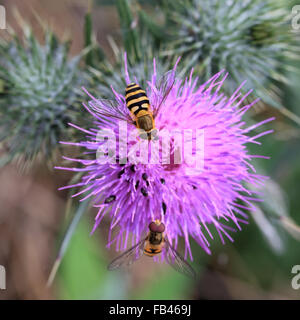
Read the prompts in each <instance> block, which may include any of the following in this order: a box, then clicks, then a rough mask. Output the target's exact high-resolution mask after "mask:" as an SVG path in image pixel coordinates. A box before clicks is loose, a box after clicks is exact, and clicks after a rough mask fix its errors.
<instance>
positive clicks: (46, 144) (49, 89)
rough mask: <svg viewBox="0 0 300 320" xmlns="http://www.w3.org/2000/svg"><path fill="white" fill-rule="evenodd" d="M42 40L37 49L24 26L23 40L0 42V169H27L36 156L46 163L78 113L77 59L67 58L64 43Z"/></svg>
mask: <svg viewBox="0 0 300 320" xmlns="http://www.w3.org/2000/svg"><path fill="white" fill-rule="evenodd" d="M44 37H45V39H44V43H43V44H40V43H39V42H38V41H37V39H36V38H35V36H34V35H33V33H32V31H31V30H30V28H28V26H27V28H26V29H25V31H24V37H23V39H21V40H20V39H19V38H18V37H17V36H15V35H12V40H10V41H3V42H1V43H0V52H1V56H2V58H1V60H0V82H1V83H2V87H3V88H2V91H1V96H0V114H1V116H0V141H1V142H2V143H3V145H4V146H5V149H6V151H7V154H6V158H5V160H4V158H2V159H1V160H2V161H1V162H2V164H4V163H7V162H9V161H11V160H18V161H20V163H22V165H26V166H27V165H28V164H30V163H31V162H32V160H33V159H35V157H36V156H37V155H40V156H41V157H42V158H43V159H44V158H45V159H47V160H49V159H51V157H52V156H53V155H54V151H55V150H56V148H57V147H58V145H59V144H58V142H59V140H61V139H62V138H64V137H68V134H69V133H70V132H69V130H70V129H69V127H68V122H72V121H73V120H74V118H75V117H76V113H77V109H79V104H78V108H77V102H78V97H79V94H80V92H79V90H80V86H81V85H82V80H81V79H82V78H83V76H82V73H81V74H80V73H79V70H78V63H79V60H80V58H81V56H80V55H79V56H75V57H74V58H72V59H68V52H69V43H68V42H64V43H60V42H59V41H58V40H57V38H56V37H55V35H54V34H53V33H52V32H50V31H45V34H44Z"/></svg>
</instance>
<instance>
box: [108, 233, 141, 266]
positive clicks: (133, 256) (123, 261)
mask: <svg viewBox="0 0 300 320" xmlns="http://www.w3.org/2000/svg"><path fill="white" fill-rule="evenodd" d="M146 239H147V237H146V238H144V239H142V240H141V241H140V242H138V243H137V244H136V245H134V246H133V247H131V248H130V249H128V250H127V251H125V252H123V253H122V254H121V255H120V256H118V257H117V258H115V259H114V260H113V261H112V262H111V263H110V264H109V265H108V267H107V269H108V270H109V271H112V270H116V269H119V268H121V267H124V266H129V265H131V264H132V263H134V262H135V261H136V260H138V259H139V258H140V257H141V256H142V255H143V252H144V244H145V241H146Z"/></svg>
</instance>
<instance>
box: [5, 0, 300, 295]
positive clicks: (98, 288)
mask: <svg viewBox="0 0 300 320" xmlns="http://www.w3.org/2000/svg"><path fill="white" fill-rule="evenodd" d="M158 2H159V1H158ZM277 3H279V4H280V5H281V6H284V7H285V8H286V9H287V12H291V8H292V6H293V5H295V4H297V2H296V1H290V2H284V1H277ZM0 4H1V5H4V6H5V8H6V12H7V23H9V24H10V25H11V26H12V27H13V28H14V30H16V33H17V34H21V33H22V30H21V28H20V25H19V23H18V21H17V19H16V17H15V15H14V10H15V9H17V10H18V11H19V12H20V13H21V15H22V18H23V19H24V20H25V21H27V22H28V23H29V24H30V25H31V26H32V28H33V32H34V34H35V36H36V37H37V38H38V39H42V34H43V32H42V28H41V22H40V21H42V22H43V23H46V24H47V25H49V26H51V28H52V30H53V31H54V33H55V34H56V35H57V37H58V38H59V39H63V38H64V37H67V38H69V39H70V40H71V47H70V55H71V56H72V55H76V54H78V53H79V52H80V51H81V50H82V48H83V47H84V46H85V44H89V43H88V42H87V38H86V37H85V34H84V32H83V30H84V27H85V26H86V25H85V21H86V20H85V19H86V13H87V12H88V4H89V3H88V1H83V0H72V1H71V0H63V1H59V0H53V1H51V2H50V1H46V0H27V1H26V2H25V1H21V0H9V1H8V0H7V1H0ZM139 4H140V6H141V8H144V9H145V11H146V12H148V13H149V16H150V17H151V15H152V17H155V20H158V21H159V20H160V19H161V17H160V15H159V14H158V13H157V12H158V9H157V7H156V5H157V2H156V1H139ZM134 9H135V8H134ZM133 11H134V10H133ZM37 16H38V17H39V19H37ZM90 17H91V19H92V25H93V34H94V39H93V41H95V42H96V43H97V44H98V45H99V46H100V47H101V48H102V50H103V52H105V54H106V55H107V56H108V57H109V59H108V61H110V63H112V64H113V61H112V59H111V57H112V56H113V51H114V50H113V49H112V46H111V39H112V38H113V39H114V41H115V43H116V44H121V43H122V36H123V41H124V29H123V34H122V32H121V25H122V23H121V25H120V17H119V15H118V10H117V7H116V2H114V1H101V0H98V1H94V4H93V9H92V11H91V15H90ZM39 20H40V21H39ZM123 22H124V21H123ZM125 31H126V30H125ZM5 32H6V31H4V30H0V38H1V37H3V38H5V37H6V35H5V34H4V33H5ZM299 32H300V31H299ZM125 37H126V32H125ZM296 45H299V43H297V44H296ZM125 47H126V44H125ZM158 50H159V49H158ZM96 51H97V50H95V49H93V50H91V51H90V52H92V53H93V54H94V53H95V52H96ZM98 54H99V52H98ZM90 57H91V56H90ZM282 63H283V64H284V63H285V62H284V61H282ZM103 64H105V66H104V67H103V66H102V67H103V68H104V70H105V68H107V70H106V71H107V73H105V72H104V71H101V72H102V73H101V75H100V76H101V77H102V78H101V79H102V80H99V82H101V81H102V85H103V86H105V81H106V79H105V77H111V74H110V73H109V72H108V71H109V70H114V67H111V68H110V67H108V63H106V62H105V61H104V62H103ZM92 67H93V68H95V69H96V68H97V67H96V66H94V65H92ZM299 70H300V60H299V61H295V62H294V64H293V66H292V68H290V71H289V72H287V73H286V74H285V76H286V78H287V81H286V83H284V84H279V86H280V89H281V90H282V91H283V95H282V100H281V102H282V105H283V106H284V107H285V108H286V109H287V110H289V111H290V112H292V113H293V114H294V116H295V118H296V117H300V106H299V99H300V96H299V84H300V73H299ZM92 71H93V70H92ZM116 72H117V71H116ZM118 72H119V71H118ZM94 81H96V82H97V80H94ZM108 82H109V81H108ZM82 112H84V111H82ZM270 116H275V117H276V120H275V121H273V122H271V123H269V124H267V125H265V126H264V129H265V130H267V129H274V130H275V132H274V133H273V134H271V135H268V136H265V137H263V138H261V139H260V141H261V142H262V146H256V145H251V146H249V148H250V151H251V153H257V154H263V155H267V156H271V159H270V160H257V161H255V165H256V168H257V170H258V172H259V173H261V174H266V175H268V176H270V177H271V180H270V181H269V182H268V184H267V186H266V189H265V190H264V193H265V197H266V201H265V203H264V204H262V205H261V206H260V207H259V210H258V212H256V213H255V212H254V213H253V214H250V215H249V224H248V225H244V226H243V230H242V232H237V233H235V234H234V235H233V237H234V239H235V241H234V243H230V242H229V241H227V243H226V245H222V243H221V241H220V240H219V238H218V235H215V240H214V241H212V242H211V251H212V255H211V256H208V255H206V254H205V253H204V252H203V251H202V249H201V248H200V247H199V246H197V245H196V243H193V242H192V251H193V256H194V261H193V262H192V265H193V267H194V268H195V270H196V271H197V273H198V274H199V278H198V279H197V281H192V280H190V279H188V278H185V277H184V276H182V275H180V274H177V273H176V272H175V271H173V270H172V269H171V268H170V267H169V266H168V265H165V264H158V263H154V262H153V261H150V260H149V259H147V258H146V257H143V258H142V259H141V260H140V261H138V262H136V263H135V264H134V265H133V266H132V267H131V268H130V269H128V270H127V271H124V272H121V271H120V272H108V271H107V269H106V267H107V264H108V263H109V261H110V260H111V259H112V258H113V257H115V256H116V254H117V253H116V252H114V250H107V249H106V247H105V246H106V239H107V233H108V225H109V221H108V220H104V222H103V223H102V224H101V226H100V227H99V228H98V229H97V231H96V232H95V234H94V235H93V236H90V231H91V229H92V226H93V222H94V217H95V214H96V211H95V210H93V209H89V210H87V211H86V212H85V214H84V215H83V217H82V219H81V220H80V221H79V224H78V226H77V228H76V229H75V231H74V233H73V236H72V238H71V241H70V243H69V245H68V246H67V248H66V252H65V255H64V256H63V259H62V262H61V265H60V266H59V268H58V272H57V275H56V277H55V279H54V282H53V285H52V286H51V287H50V288H49V287H47V286H46V283H47V279H48V276H49V274H50V271H51V268H52V266H53V263H54V261H55V259H56V256H57V253H58V251H59V248H60V246H61V243H62V241H63V239H64V235H65V234H66V232H67V230H68V226H69V225H70V223H71V221H72V218H73V216H74V214H75V212H76V210H77V209H78V200H77V199H76V198H75V200H73V202H72V203H71V202H70V201H68V199H69V193H68V192H67V191H58V190H57V188H59V187H61V186H63V185H66V184H67V183H68V182H69V181H70V179H71V178H72V174H71V173H68V172H55V171H54V170H52V167H53V166H52V167H51V166H49V165H47V163H46V162H45V161H37V162H36V163H35V164H34V165H33V166H32V168H31V169H30V170H29V171H25V172H23V171H22V172H20V171H19V170H18V168H17V165H16V164H15V163H10V164H7V165H6V166H5V167H2V168H1V169H0V181H1V184H0V203H1V208H0V264H1V265H4V266H5V267H6V270H7V290H5V291H4V290H2V291H1V290H0V299H299V298H300V289H299V290H295V289H293V288H292V286H291V280H292V277H293V276H294V275H293V274H292V273H291V269H292V267H293V266H294V265H300V250H299V239H300V231H299V227H298V225H300V214H299V210H300V126H299V123H296V121H293V119H291V117H286V116H285V115H284V113H283V112H281V111H280V110H278V109H276V108H273V107H270V106H269V105H267V104H264V103H261V104H260V105H259V107H257V108H254V110H252V111H250V112H249V114H248V115H247V121H248V122H249V124H250V123H252V122H253V121H260V120H262V119H265V118H267V117H270ZM66 150H67V149H66ZM68 152H69V151H66V154H68ZM1 154H5V148H2V149H1ZM60 161H61V160H60V158H59V157H58V160H57V163H55V164H59V162H60ZM66 212H67V214H66Z"/></svg>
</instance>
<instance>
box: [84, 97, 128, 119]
mask: <svg viewBox="0 0 300 320" xmlns="http://www.w3.org/2000/svg"><path fill="white" fill-rule="evenodd" d="M88 104H89V108H90V110H91V112H92V113H94V114H95V115H96V116H97V117H98V118H100V119H101V120H102V119H103V117H106V118H108V119H109V118H115V119H118V120H123V121H127V122H129V123H131V124H132V123H133V120H132V119H131V118H130V116H129V115H128V113H127V112H125V111H124V110H122V109H121V106H120V104H119V103H118V102H117V101H114V100H108V99H97V100H90V101H89V102H88Z"/></svg>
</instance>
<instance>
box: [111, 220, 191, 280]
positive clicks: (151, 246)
mask: <svg viewBox="0 0 300 320" xmlns="http://www.w3.org/2000/svg"><path fill="white" fill-rule="evenodd" d="M164 231H165V225H164V224H163V223H162V222H160V221H159V220H156V221H155V222H151V223H150V224H149V232H148V234H147V236H146V238H144V239H142V240H141V241H140V242H139V243H137V244H136V245H134V246H133V247H132V248H130V249H128V250H127V251H125V252H124V253H122V254H121V255H120V256H119V257H117V258H115V259H114V260H113V261H112V262H111V263H110V264H109V265H108V270H110V271H111V270H115V269H118V268H120V267H124V266H128V265H131V264H132V263H133V262H135V261H136V260H138V259H139V258H140V257H141V256H142V255H146V256H148V257H154V256H156V255H158V254H160V253H161V252H162V250H165V251H166V254H165V258H166V261H167V263H168V264H170V265H171V266H172V267H173V268H174V269H175V270H176V271H178V272H180V273H182V274H184V275H186V276H189V277H192V278H195V277H196V273H195V271H194V269H193V268H192V267H191V266H190V265H189V264H188V263H187V262H186V261H185V260H184V258H183V257H182V256H181V255H180V254H179V253H178V252H177V251H176V250H175V249H174V248H173V247H172V245H171V244H170V242H169V241H168V239H167V238H166V237H165V236H164Z"/></svg>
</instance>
